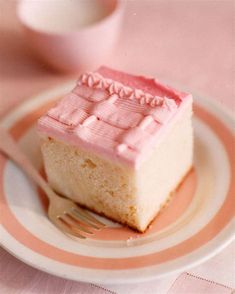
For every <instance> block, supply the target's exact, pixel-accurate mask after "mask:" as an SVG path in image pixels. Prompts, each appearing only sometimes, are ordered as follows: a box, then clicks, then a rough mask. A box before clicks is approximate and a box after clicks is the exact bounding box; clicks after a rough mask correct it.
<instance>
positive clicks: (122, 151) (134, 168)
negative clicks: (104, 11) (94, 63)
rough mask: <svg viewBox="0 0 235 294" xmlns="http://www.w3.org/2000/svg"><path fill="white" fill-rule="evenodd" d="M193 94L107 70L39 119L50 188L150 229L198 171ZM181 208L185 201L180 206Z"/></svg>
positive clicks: (84, 79) (86, 77) (86, 79)
mask: <svg viewBox="0 0 235 294" xmlns="http://www.w3.org/2000/svg"><path fill="white" fill-rule="evenodd" d="M191 116H192V96H191V95H189V94H185V93H183V92H179V91H176V90H175V89H172V88H170V87H168V86H165V85H163V84H161V83H160V82H159V81H158V80H156V79H150V78H146V77H142V76H134V75H130V74H127V73H123V72H119V71H115V70H112V69H110V68H106V67H101V68H100V69H99V70H98V71H96V72H93V73H85V74H83V75H81V77H80V78H79V80H78V82H77V84H76V86H75V88H74V89H73V90H72V92H71V93H69V94H68V95H66V96H65V97H64V98H63V99H62V100H61V101H60V102H59V103H58V104H57V105H56V106H55V107H54V108H52V109H50V110H49V111H48V113H47V114H46V115H45V116H43V117H42V118H40V119H39V122H38V130H39V133H40V135H41V138H42V140H41V149H42V154H43V159H44V165H45V171H46V174H47V177H48V181H49V183H50V185H51V186H52V187H53V189H55V190H56V191H57V192H58V193H61V194H63V195H65V196H67V197H69V198H71V199H73V200H75V201H76V202H78V203H79V204H81V205H83V206H85V207H87V208H89V209H90V210H93V211H95V212H97V213H99V214H101V215H105V216H107V217H108V218H110V219H112V220H115V221H117V222H120V223H122V224H127V225H128V226H130V227H132V228H135V229H137V230H138V231H141V232H143V231H145V230H146V228H147V227H148V225H149V224H150V222H151V221H152V220H153V218H154V217H155V216H156V215H157V213H158V212H159V210H160V209H161V207H162V206H164V204H165V203H166V201H167V199H168V197H169V196H170V193H171V192H172V191H174V190H175V189H176V188H177V186H178V185H179V183H180V182H181V181H182V179H183V178H184V176H185V175H186V173H187V172H188V171H189V169H190V168H191V166H192V155H193V132H192V125H191ZM179 205H180V203H179Z"/></svg>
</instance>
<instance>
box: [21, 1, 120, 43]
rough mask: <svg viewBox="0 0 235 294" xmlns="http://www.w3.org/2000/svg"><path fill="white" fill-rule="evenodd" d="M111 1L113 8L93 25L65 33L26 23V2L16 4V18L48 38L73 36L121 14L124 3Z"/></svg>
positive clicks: (28, 27)
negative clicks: (24, 10) (24, 14)
mask: <svg viewBox="0 0 235 294" xmlns="http://www.w3.org/2000/svg"><path fill="white" fill-rule="evenodd" d="M109 1H110V0H109ZM112 1H113V2H115V6H114V8H113V9H112V10H111V11H110V12H109V13H108V14H107V15H105V16H104V17H103V18H101V19H100V20H97V21H95V22H94V23H91V24H89V25H86V26H84V27H82V28H80V29H75V30H71V31H65V32H56V31H47V30H44V29H40V28H35V27H34V26H32V25H31V24H30V23H29V22H27V21H26V19H25V17H24V16H23V9H24V6H25V5H26V2H28V0H20V1H19V2H18V5H17V17H18V19H19V21H20V22H21V24H22V25H23V26H24V27H26V28H27V29H29V30H31V31H34V32H36V33H40V34H44V35H48V36H61V37H66V36H71V35H72V36H73V35H76V34H78V33H81V32H87V31H89V30H94V29H97V28H98V27H100V26H102V25H105V24H106V23H107V22H109V20H110V19H112V18H114V17H115V16H117V15H119V14H122V13H123V11H124V2H123V1H122V0H112Z"/></svg>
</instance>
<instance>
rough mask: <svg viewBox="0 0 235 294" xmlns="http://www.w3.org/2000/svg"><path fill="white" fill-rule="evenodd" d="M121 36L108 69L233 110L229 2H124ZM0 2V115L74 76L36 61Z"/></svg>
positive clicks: (10, 10) (7, 4) (232, 5)
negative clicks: (154, 80) (169, 86)
mask: <svg viewBox="0 0 235 294" xmlns="http://www.w3.org/2000/svg"><path fill="white" fill-rule="evenodd" d="M126 2H127V3H126V4H127V5H126V13H125V18H124V22H123V28H122V32H121V37H120V40H119V43H118V46H117V47H116V50H115V52H113V57H112V58H110V61H109V62H108V65H109V66H111V67H114V68H117V69H121V70H126V71H129V72H132V73H141V74H146V75H153V76H156V77H158V78H159V79H160V80H163V81H166V82H168V83H170V84H172V85H175V86H177V85H179V86H180V87H181V88H182V89H184V90H188V91H190V92H192V93H193V94H198V95H200V96H205V97H208V98H211V99H216V100H218V101H220V102H221V103H222V104H224V105H227V106H228V107H229V108H230V109H232V110H233V111H234V110H235V98H233V99H231V96H233V97H234V75H235V71H234V68H235V67H234V63H235V37H234V36H235V22H234V19H235V17H234V16H235V1H232V0H190V1H188V0H173V1H170V0H156V1H154V0H145V1H143V0H134V1H133V0H126ZM16 3H17V1H14V0H0V116H1V115H3V112H4V114H5V113H6V111H8V110H10V108H12V107H13V106H15V105H16V104H17V103H20V102H21V101H22V100H24V99H27V98H28V97H30V96H31V95H33V94H36V93H38V92H40V91H41V90H44V89H46V88H48V87H51V86H53V85H56V84H58V83H61V82H63V81H66V80H68V79H70V78H74V77H75V76H73V77H71V76H68V75H64V74H59V73H57V72H55V71H53V70H51V69H49V68H47V67H46V66H45V64H43V63H42V62H38V61H37V60H36V59H35V58H34V56H33V54H32V53H31V50H30V49H29V48H28V47H27V44H26V41H25V39H24V35H23V33H22V30H21V27H20V24H19V23H18V20H17V19H16V16H15V5H16Z"/></svg>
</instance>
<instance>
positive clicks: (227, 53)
mask: <svg viewBox="0 0 235 294" xmlns="http://www.w3.org/2000/svg"><path fill="white" fill-rule="evenodd" d="M15 3H16V1H13V0H5V1H4V0H2V1H0V117H2V116H4V115H5V114H6V113H7V112H8V111H10V110H11V109H12V108H13V107H14V106H16V105H17V104H19V103H20V102H21V101H23V100H25V99H27V98H29V97H30V96H31V95H33V94H36V93H39V92H40V91H41V90H45V89H46V88H48V87H51V86H53V85H56V84H58V83H61V82H63V81H65V80H68V79H70V78H71V77H70V76H66V75H62V74H58V73H56V72H53V71H51V70H50V69H48V68H47V67H46V66H45V65H44V64H42V63H39V62H38V61H37V60H36V59H35V58H34V57H33V55H32V53H31V51H30V50H29V49H28V48H27V45H26V43H25V40H24V36H23V35H22V31H21V29H20V26H19V24H18V22H17V19H16V17H15V9H14V8H15ZM234 21H235V14H234V1H233V0H231V1H229V0H221V1H211V0H204V1H198V0H192V1H188V0H175V1H168V0H166V1H163V0H160V1H154V0H152V1H127V7H126V15H125V20H124V23H123V31H122V35H121V39H120V42H119V45H118V46H117V48H116V51H115V52H114V55H113V58H111V59H110V61H109V63H108V65H110V66H112V67H115V68H119V69H123V70H127V71H129V72H138V73H142V74H147V75H154V76H156V77H158V78H159V79H161V80H165V81H168V82H170V83H171V84H173V85H174V84H175V85H182V87H183V88H184V89H185V90H188V91H190V92H192V93H194V94H199V95H201V96H205V97H209V98H211V99H216V100H217V101H219V102H220V103H221V104H223V106H224V107H227V108H229V109H230V110H232V111H234V110H235V95H234V94H235V93H234V89H235V87H234V72H235V71H234V63H235V50H234V48H235V32H234ZM234 251H235V250H234V244H231V245H230V246H229V247H227V248H226V249H224V251H223V252H222V253H220V254H219V255H217V256H216V257H214V258H212V259H211V260H210V261H208V262H206V263H204V264H203V265H200V266H198V267H196V268H194V269H192V270H191V271H190V273H191V274H193V275H196V276H201V277H203V278H205V279H209V280H213V281H215V282H217V283H222V284H224V285H226V286H227V287H224V286H218V287H219V288H218V287H217V288H216V287H215V286H216V284H214V283H212V284H213V287H214V288H213V287H210V284H208V283H209V282H207V281H205V280H202V279H200V278H195V277H194V276H190V275H188V274H184V275H181V276H180V277H179V278H178V279H177V280H176V278H177V277H178V275H173V276H170V277H168V278H165V279H161V280H156V281H152V282H149V283H144V284H135V285H129V286H120V285H117V286H109V287H105V288H106V289H109V291H108V290H104V289H103V288H102V286H95V285H87V284H81V283H75V282H70V281H66V280H63V279H59V278H56V277H52V276H50V275H48V274H45V273H41V272H39V271H37V270H35V269H32V268H30V267H29V266H27V265H24V264H23V263H21V262H20V261H18V260H16V259H15V258H14V257H12V256H10V255H9V254H8V253H6V251H5V250H3V249H1V248H0V293H3V294H5V293H6V294H8V293H25V294H26V293H69V294H70V293H105V291H106V292H107V291H108V293H110V291H114V292H116V293H167V291H168V290H169V289H170V288H171V290H169V293H231V291H232V290H231V288H230V287H233V288H234V287H235V279H234V276H235V263H234V260H233V258H231V256H232V255H233V256H235V254H234V253H235V252H234ZM175 280H176V281H175ZM174 281H175V283H174V284H173V282H174ZM199 281H200V283H199ZM182 287H184V289H186V290H187V291H186V292H183V290H182V289H183V288H182ZM187 287H188V288H187ZM190 287H191V290H190ZM221 287H222V288H221ZM201 289H204V290H205V289H207V290H205V291H206V292H201V291H202V290H201ZM208 289H209V290H210V289H211V292H209V290H208ZM216 289H217V290H216ZM221 289H222V290H221ZM190 291H191V292H190ZM213 291H214V292H213ZM216 291H217V292H216ZM222 291H224V292H222Z"/></svg>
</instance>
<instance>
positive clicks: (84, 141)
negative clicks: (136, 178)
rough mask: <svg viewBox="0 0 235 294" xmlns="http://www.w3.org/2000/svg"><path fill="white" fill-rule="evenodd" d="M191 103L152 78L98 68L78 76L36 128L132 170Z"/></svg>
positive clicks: (184, 94)
mask: <svg viewBox="0 0 235 294" xmlns="http://www.w3.org/2000/svg"><path fill="white" fill-rule="evenodd" d="M191 99H192V96H191V95H189V94H186V93H183V92H179V91H176V90H175V89H173V88H170V87H168V86H165V85H163V84H161V83H160V82H159V81H157V80H156V79H152V78H146V77H142V76H134V75H130V74H127V73H123V72H120V71H115V70H113V69H110V68H107V67H101V68H100V69H99V70H98V71H96V72H92V73H84V74H83V75H81V76H80V78H79V80H78V82H77V85H76V86H75V88H74V89H73V90H72V92H71V93H69V94H68V95H66V96H65V97H64V98H63V99H62V100H61V101H60V102H59V103H58V104H57V105H56V106H55V107H54V108H52V109H50V110H49V111H48V113H47V114H46V115H45V116H43V117H41V118H40V119H39V121H38V129H39V131H40V132H41V133H43V134H46V135H47V136H51V137H54V138H56V139H58V140H62V141H64V142H66V143H68V144H73V145H76V146H80V147H81V148H85V149H86V150H90V151H91V152H94V153H96V154H100V155H102V156H104V157H106V158H108V159H110V160H113V161H117V162H122V163H126V164H128V165H129V166H131V167H136V168H137V167H138V166H140V164H141V162H142V161H143V160H145V159H146V158H147V157H148V156H149V155H150V153H151V150H152V149H153V148H154V146H155V145H156V144H157V143H158V142H159V139H160V138H161V137H162V134H164V132H166V131H167V129H168V128H169V125H170V124H171V121H173V118H176V117H177V116H179V115H180V112H181V111H182V110H183V109H184V108H185V106H186V105H187V104H188V103H189V102H190V101H191Z"/></svg>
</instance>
